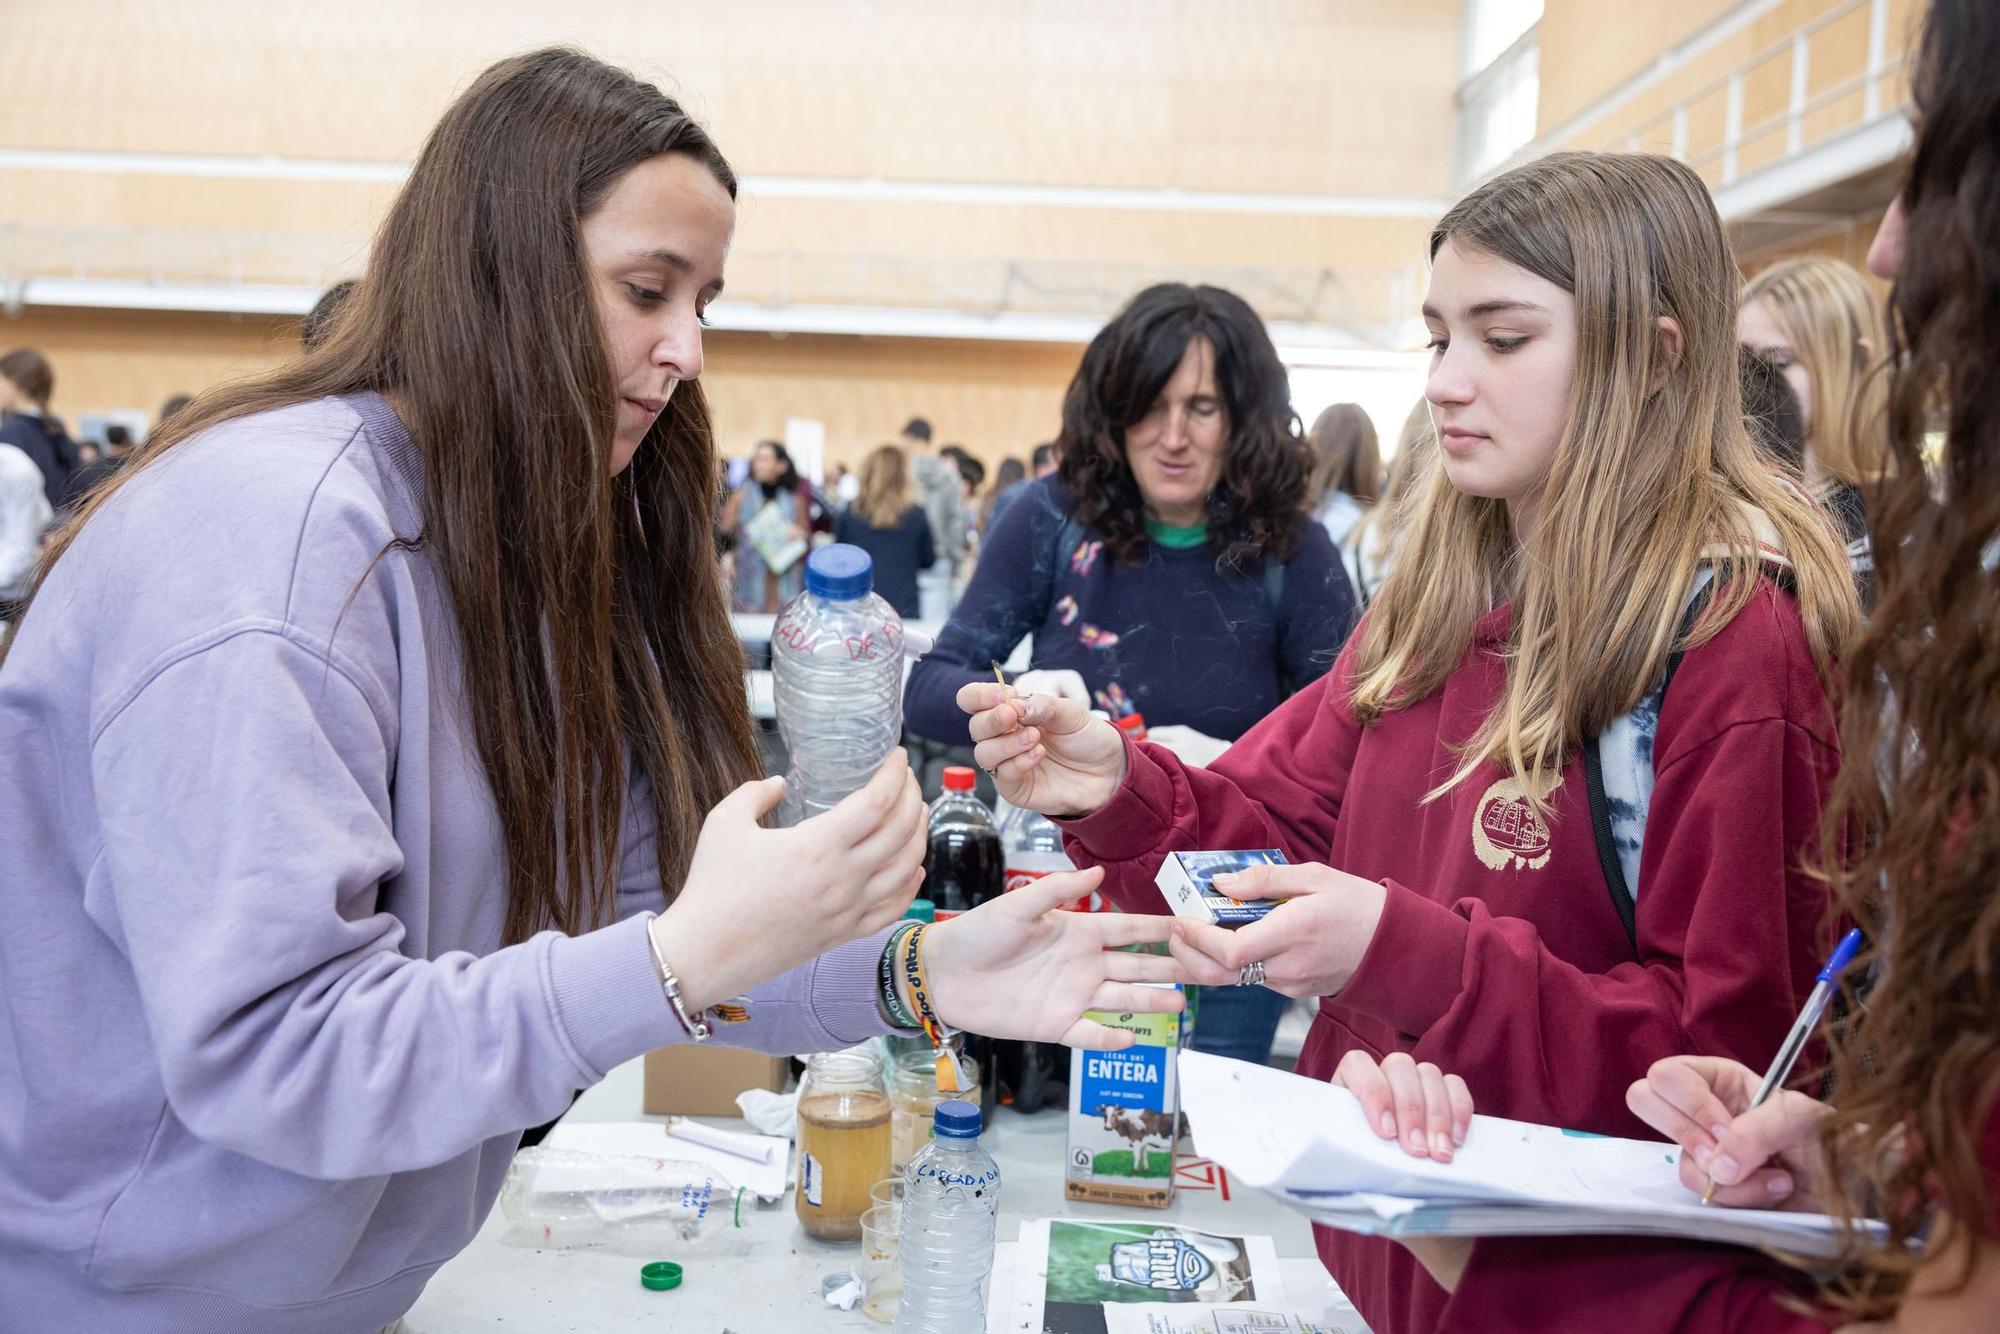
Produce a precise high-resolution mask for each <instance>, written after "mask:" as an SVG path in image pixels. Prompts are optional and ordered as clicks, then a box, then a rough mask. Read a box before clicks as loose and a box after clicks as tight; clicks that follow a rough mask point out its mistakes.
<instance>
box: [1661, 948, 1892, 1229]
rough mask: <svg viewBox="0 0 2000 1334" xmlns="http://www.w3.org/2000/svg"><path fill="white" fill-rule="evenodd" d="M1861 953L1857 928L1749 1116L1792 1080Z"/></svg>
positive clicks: (1709, 1192) (1802, 1014)
mask: <svg viewBox="0 0 2000 1334" xmlns="http://www.w3.org/2000/svg"><path fill="white" fill-rule="evenodd" d="M1860 950H1861V928H1860V927H1855V928H1854V929H1853V930H1851V931H1849V932H1848V933H1847V934H1846V935H1844V936H1842V937H1841V938H1840V943H1839V944H1838V945H1835V946H1834V947H1833V957H1831V958H1829V959H1828V960H1827V961H1826V967H1824V968H1822V969H1820V970H1819V977H1818V979H1817V980H1816V981H1815V983H1814V985H1813V989H1812V994H1811V995H1810V996H1807V997H1806V1007H1805V1008H1804V1009H1803V1010H1800V1011H1799V1017H1798V1020H1797V1021H1796V1022H1795V1023H1793V1025H1792V1031H1791V1032H1789V1033H1787V1034H1785V1045H1784V1046H1782V1047H1780V1048H1778V1059H1776V1060H1775V1061H1772V1062H1771V1069H1770V1072H1769V1073H1768V1074H1766V1075H1765V1076H1764V1082H1763V1083H1762V1084H1759V1085H1758V1086H1757V1096H1756V1097H1754V1098H1752V1099H1750V1106H1748V1107H1745V1108H1744V1109H1743V1110H1744V1111H1746V1112H1748V1111H1752V1110H1754V1109H1755V1108H1758V1107H1761V1106H1763V1105H1764V1101H1765V1100H1766V1099H1767V1098H1769V1097H1770V1096H1771V1095H1772V1094H1773V1093H1776V1092H1777V1091H1778V1089H1779V1088H1780V1087H1781V1086H1782V1085H1783V1084H1784V1082H1785V1081H1786V1080H1787V1079H1790V1078H1791V1076H1792V1067H1793V1066H1794V1065H1797V1064H1798V1061H1799V1053H1800V1052H1802V1051H1804V1050H1805V1049H1806V1040H1807V1039H1808V1038H1810V1037H1811V1036H1812V1035H1813V1031H1814V1030H1815V1029H1817V1028H1818V1027H1819V1021H1820V1020H1821V1019H1822V1018H1824V1017H1825V1015H1826V1007H1827V1006H1829V1005H1831V1004H1832V1003H1833V993H1834V991H1835V990H1836V989H1838V988H1839V986H1840V975H1841V974H1842V973H1844V972H1846V971H1847V965H1849V964H1850V963H1853V962H1854V956H1855V955H1856V954H1857V953H1859V952H1860ZM1714 1198H1715V1178H1714V1177H1712V1176H1711V1177H1710V1178H1709V1179H1708V1185H1707V1187H1706V1188H1705V1189H1704V1190H1703V1191H1702V1192H1701V1202H1702V1203H1703V1204H1707V1203H1708V1202H1709V1201H1710V1200H1712V1199H1714Z"/></svg>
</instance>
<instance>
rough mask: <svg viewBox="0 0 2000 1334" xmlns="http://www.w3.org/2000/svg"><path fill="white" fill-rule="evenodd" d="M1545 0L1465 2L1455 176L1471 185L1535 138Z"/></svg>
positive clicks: (1540, 81)
mask: <svg viewBox="0 0 2000 1334" xmlns="http://www.w3.org/2000/svg"><path fill="white" fill-rule="evenodd" d="M1541 17H1542V0H1466V5H1465V27H1464V32H1463V40H1462V43H1461V46H1462V53H1463V59H1462V60H1461V62H1460V68H1461V69H1462V70H1463V72H1464V79H1463V81H1462V82H1461V83H1460V84H1459V87H1458V143H1457V147H1456V150H1455V152H1454V154H1453V162H1452V167H1453V171H1454V179H1456V181H1457V182H1458V184H1459V185H1461V186H1465V185H1470V184H1471V183H1472V182H1473V181H1476V180H1478V179H1479V177H1481V176H1483V175H1485V174H1486V173H1487V172H1489V171H1491V170H1492V169H1493V168H1495V167H1497V166H1499V165H1500V164H1501V163H1502V162H1504V161H1506V160H1507V158H1508V156H1509V155H1510V154H1512V153H1513V152H1514V151H1515V150H1516V149H1518V148H1519V147H1521V145H1523V144H1525V143H1528V142H1529V141H1530V140H1532V139H1533V138H1534V137H1535V112H1536V107H1537V104H1538V103H1539V101H1540V98H1541V87H1542V78H1541V52H1540V49H1539V47H1538V46H1537V44H1536V41H1535V25H1536V23H1537V22H1539V21H1540V19H1541Z"/></svg>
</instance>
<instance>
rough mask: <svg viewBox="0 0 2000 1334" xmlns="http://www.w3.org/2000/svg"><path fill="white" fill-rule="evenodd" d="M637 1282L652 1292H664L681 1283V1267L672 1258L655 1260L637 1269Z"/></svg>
mask: <svg viewBox="0 0 2000 1334" xmlns="http://www.w3.org/2000/svg"><path fill="white" fill-rule="evenodd" d="M639 1282H640V1284H641V1285H642V1286H644V1287H648V1288H651V1289H652V1290H653V1291H654V1292H665V1291H666V1290H667V1289H669V1288H678V1287H679V1286H680V1285H681V1267H680V1266H679V1265H677V1264H675V1263H674V1262H673V1261H672V1260H655V1261H653V1263H651V1264H649V1265H645V1266H642V1267H641V1268H640V1270H639Z"/></svg>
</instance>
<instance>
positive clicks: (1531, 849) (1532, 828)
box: [1472, 775, 1554, 871]
mask: <svg viewBox="0 0 2000 1334" xmlns="http://www.w3.org/2000/svg"><path fill="white" fill-rule="evenodd" d="M1549 786H1550V787H1553V786H1554V784H1550V785H1549ZM1542 795H1543V796H1545V797H1546V796H1547V795H1548V794H1547V792H1544V793H1542ZM1472 850H1473V852H1475V853H1477V854H1478V856H1479V860H1480V861H1481V862H1483V863H1485V865H1486V868H1487V869H1488V870H1491V871H1504V870H1506V869H1507V868H1508V866H1510V865H1512V866H1514V867H1516V868H1518V869H1521V870H1527V871H1539V870H1541V869H1542V868H1543V867H1544V866H1547V865H1548V864H1549V826H1548V822H1547V821H1545V820H1543V819H1542V817H1541V816H1539V815H1537V814H1535V808H1534V807H1533V806H1531V805H1529V804H1528V797H1527V788H1526V787H1525V786H1524V785H1523V784H1522V782H1521V780H1520V779H1518V778H1515V777H1513V776H1512V775H1509V776H1508V777H1506V778H1503V779H1501V780H1500V781H1499V782H1497V783H1495V784H1494V785H1493V786H1492V787H1489V788H1487V789H1486V793H1485V795H1484V796H1482V797H1480V799H1479V804H1478V805H1477V806H1475V807H1473V814H1472Z"/></svg>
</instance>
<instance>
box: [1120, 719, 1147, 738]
mask: <svg viewBox="0 0 2000 1334" xmlns="http://www.w3.org/2000/svg"><path fill="white" fill-rule="evenodd" d="M1112 726H1113V727H1116V728H1117V729H1118V730H1119V731H1121V732H1129V733H1131V734H1132V739H1133V740H1134V741H1144V740H1145V739H1146V715H1145V714H1143V713H1128V714H1126V715H1125V716H1124V717H1123V718H1120V719H1119V720H1118V721H1117V722H1115V723H1113V724H1112Z"/></svg>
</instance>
